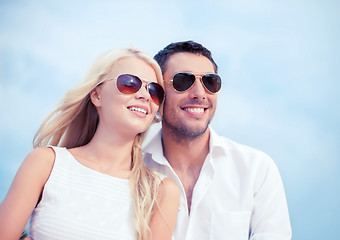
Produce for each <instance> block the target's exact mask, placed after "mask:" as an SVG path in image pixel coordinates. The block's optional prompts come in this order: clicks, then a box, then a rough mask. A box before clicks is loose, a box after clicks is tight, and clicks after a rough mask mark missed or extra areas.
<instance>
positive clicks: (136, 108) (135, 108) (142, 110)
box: [129, 107, 147, 114]
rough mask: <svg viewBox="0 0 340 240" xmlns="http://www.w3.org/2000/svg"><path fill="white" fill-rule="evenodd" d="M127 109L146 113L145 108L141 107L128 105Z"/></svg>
mask: <svg viewBox="0 0 340 240" xmlns="http://www.w3.org/2000/svg"><path fill="white" fill-rule="evenodd" d="M129 109H130V110H131V111H136V112H141V113H144V114H147V112H146V110H145V109H142V108H138V107H130V108H129Z"/></svg>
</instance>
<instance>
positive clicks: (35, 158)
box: [24, 147, 55, 168]
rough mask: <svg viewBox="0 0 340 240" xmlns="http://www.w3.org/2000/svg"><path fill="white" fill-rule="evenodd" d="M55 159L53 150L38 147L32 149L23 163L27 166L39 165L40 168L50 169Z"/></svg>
mask: <svg viewBox="0 0 340 240" xmlns="http://www.w3.org/2000/svg"><path fill="white" fill-rule="evenodd" d="M54 159H55V153H54V150H53V149H52V148H50V147H38V148H35V149H33V150H32V151H31V152H30V153H28V155H27V156H26V158H25V160H24V163H25V162H26V163H29V165H33V166H36V165H40V166H41V167H47V168H51V167H52V166H53V163H54Z"/></svg>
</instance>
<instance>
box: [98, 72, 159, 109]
mask: <svg viewBox="0 0 340 240" xmlns="http://www.w3.org/2000/svg"><path fill="white" fill-rule="evenodd" d="M124 75H127V76H131V77H132V78H137V79H138V80H139V81H140V82H141V83H142V84H141V85H140V87H139V89H138V90H137V91H136V92H134V93H123V92H121V91H120V90H119V88H118V78H119V77H120V76H124ZM112 80H115V81H116V82H115V84H114V85H115V87H116V89H117V91H118V92H119V93H121V94H125V95H130V94H135V93H138V92H139V91H140V90H141V89H142V87H143V85H144V84H145V87H146V90H147V91H148V93H149V95H150V98H151V99H152V101H153V102H154V103H155V104H157V105H161V104H162V102H163V101H164V97H165V93H164V89H163V87H162V85H160V84H159V83H157V82H152V81H150V80H147V79H144V78H140V77H138V76H136V75H133V74H129V73H123V74H119V75H118V76H117V77H115V78H110V79H107V80H105V81H103V82H106V81H112ZM149 84H157V85H158V86H160V87H161V89H162V90H163V97H162V99H159V98H158V97H157V96H156V97H157V98H158V101H159V103H157V102H156V101H155V100H154V99H153V98H152V94H151V92H150V90H149V89H150V85H149Z"/></svg>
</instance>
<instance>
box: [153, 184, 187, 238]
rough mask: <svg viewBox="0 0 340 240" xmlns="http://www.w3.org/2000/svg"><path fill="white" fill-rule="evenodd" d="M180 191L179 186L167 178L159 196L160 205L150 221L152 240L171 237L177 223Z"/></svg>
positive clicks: (161, 186) (161, 185)
mask: <svg viewBox="0 0 340 240" xmlns="http://www.w3.org/2000/svg"><path fill="white" fill-rule="evenodd" d="M179 198H180V192H179V187H178V186H177V184H176V183H175V182H173V181H172V180H171V179H169V178H165V179H164V180H163V181H162V182H161V184H160V189H159V194H158V197H157V201H158V205H159V206H158V207H156V209H155V212H154V214H153V216H152V218H151V221H150V223H149V227H150V229H151V233H152V240H167V239H169V240H170V239H171V237H172V233H173V230H174V228H175V225H176V219H177V213H178V205H179Z"/></svg>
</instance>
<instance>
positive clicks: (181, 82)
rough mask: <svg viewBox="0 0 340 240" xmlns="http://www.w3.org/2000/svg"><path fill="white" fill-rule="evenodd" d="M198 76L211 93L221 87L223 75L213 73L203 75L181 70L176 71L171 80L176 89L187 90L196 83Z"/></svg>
mask: <svg viewBox="0 0 340 240" xmlns="http://www.w3.org/2000/svg"><path fill="white" fill-rule="evenodd" d="M196 77H199V78H200V80H201V82H202V84H203V86H204V87H205V89H207V90H208V91H209V92H210V93H217V92H218V91H219V90H220V89H221V84H222V81H221V77H220V76H218V75H217V74H212V73H209V74H205V75H203V76H195V75H194V74H193V73H187V72H180V73H176V74H175V75H174V76H173V78H172V80H170V81H171V82H172V86H173V87H174V89H175V90H177V91H179V92H185V91H187V90H189V89H190V88H191V87H192V86H193V85H194V83H195V81H196Z"/></svg>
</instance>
